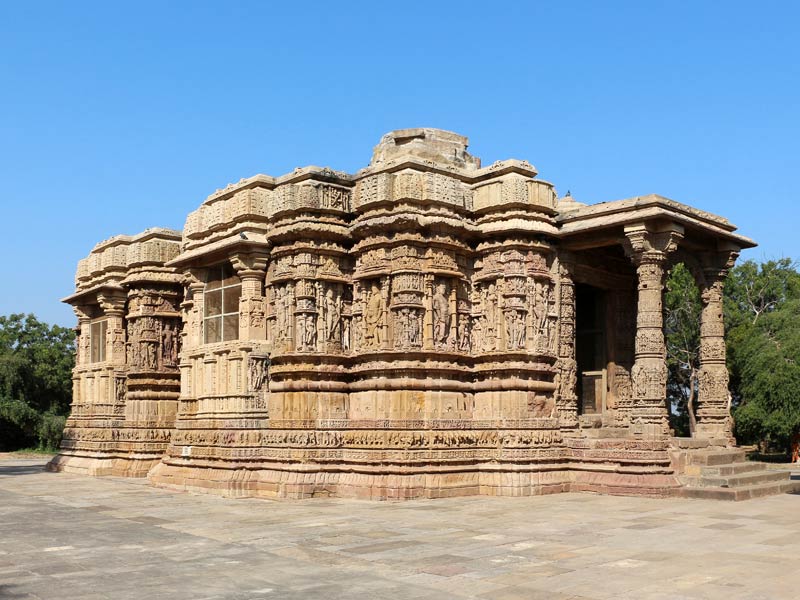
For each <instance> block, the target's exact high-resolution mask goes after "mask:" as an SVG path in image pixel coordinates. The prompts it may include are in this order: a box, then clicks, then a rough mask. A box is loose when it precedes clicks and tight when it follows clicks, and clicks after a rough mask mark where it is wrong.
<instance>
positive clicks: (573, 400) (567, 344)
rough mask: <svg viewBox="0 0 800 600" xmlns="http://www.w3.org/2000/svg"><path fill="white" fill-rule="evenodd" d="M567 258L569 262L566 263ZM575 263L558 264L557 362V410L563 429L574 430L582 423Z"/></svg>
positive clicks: (562, 261)
mask: <svg viewBox="0 0 800 600" xmlns="http://www.w3.org/2000/svg"><path fill="white" fill-rule="evenodd" d="M565 259H566V260H565ZM573 267H574V264H573V263H572V262H571V261H570V260H568V259H567V257H562V259H561V260H560V261H559V264H558V275H559V277H558V295H559V299H560V319H559V321H558V360H557V361H556V369H557V372H556V408H557V410H558V416H559V419H560V421H561V425H562V427H574V426H575V425H576V424H577V422H578V396H577V392H576V385H577V382H578V365H577V363H576V361H575V283H574V281H573V279H572V270H573Z"/></svg>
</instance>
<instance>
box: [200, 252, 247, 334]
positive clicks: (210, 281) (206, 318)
mask: <svg viewBox="0 0 800 600" xmlns="http://www.w3.org/2000/svg"><path fill="white" fill-rule="evenodd" d="M241 296H242V282H241V280H240V279H239V278H238V277H237V276H236V273H235V272H234V270H233V267H231V265H230V263H224V264H222V265H217V266H215V267H211V268H210V269H209V270H208V277H207V279H206V288H205V292H204V293H203V306H204V314H203V331H204V334H203V337H204V341H205V343H206V344H213V343H214V342H227V341H230V340H238V339H239V298H240V297H241Z"/></svg>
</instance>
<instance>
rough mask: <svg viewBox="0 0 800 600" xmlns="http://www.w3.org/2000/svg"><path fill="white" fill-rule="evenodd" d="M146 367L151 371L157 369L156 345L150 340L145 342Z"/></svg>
mask: <svg viewBox="0 0 800 600" xmlns="http://www.w3.org/2000/svg"><path fill="white" fill-rule="evenodd" d="M144 350H145V360H146V365H145V366H146V367H147V368H148V369H150V370H151V371H155V370H156V346H155V344H152V343H150V342H144Z"/></svg>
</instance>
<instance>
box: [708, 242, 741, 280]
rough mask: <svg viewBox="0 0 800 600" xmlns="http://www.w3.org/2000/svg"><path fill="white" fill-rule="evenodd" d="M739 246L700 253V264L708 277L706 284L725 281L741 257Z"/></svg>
mask: <svg viewBox="0 0 800 600" xmlns="http://www.w3.org/2000/svg"><path fill="white" fill-rule="evenodd" d="M739 252H740V250H739V248H738V247H736V246H731V247H728V248H723V249H720V250H716V251H708V252H701V253H700V255H699V256H700V266H701V267H702V269H703V275H704V276H705V279H706V286H710V285H713V284H715V283H716V282H719V281H724V280H725V278H726V277H727V276H728V272H729V271H730V270H731V268H733V265H734V264H735V263H736V259H737V258H738V257H739Z"/></svg>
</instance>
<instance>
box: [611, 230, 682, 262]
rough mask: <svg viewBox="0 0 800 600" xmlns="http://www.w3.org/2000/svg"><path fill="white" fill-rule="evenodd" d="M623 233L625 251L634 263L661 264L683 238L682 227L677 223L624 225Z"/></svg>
mask: <svg viewBox="0 0 800 600" xmlns="http://www.w3.org/2000/svg"><path fill="white" fill-rule="evenodd" d="M624 233H625V239H624V241H623V247H624V248H625V253H626V254H627V255H628V256H629V257H630V258H631V260H632V261H633V262H634V263H635V264H636V265H639V264H663V263H664V262H665V261H666V259H667V255H668V254H670V253H672V252H674V251H675V250H677V248H678V243H679V242H680V241H681V240H682V239H683V227H682V226H680V225H678V224H677V223H668V224H666V225H660V226H657V225H655V224H652V223H635V224H632V225H626V226H625V229H624Z"/></svg>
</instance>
